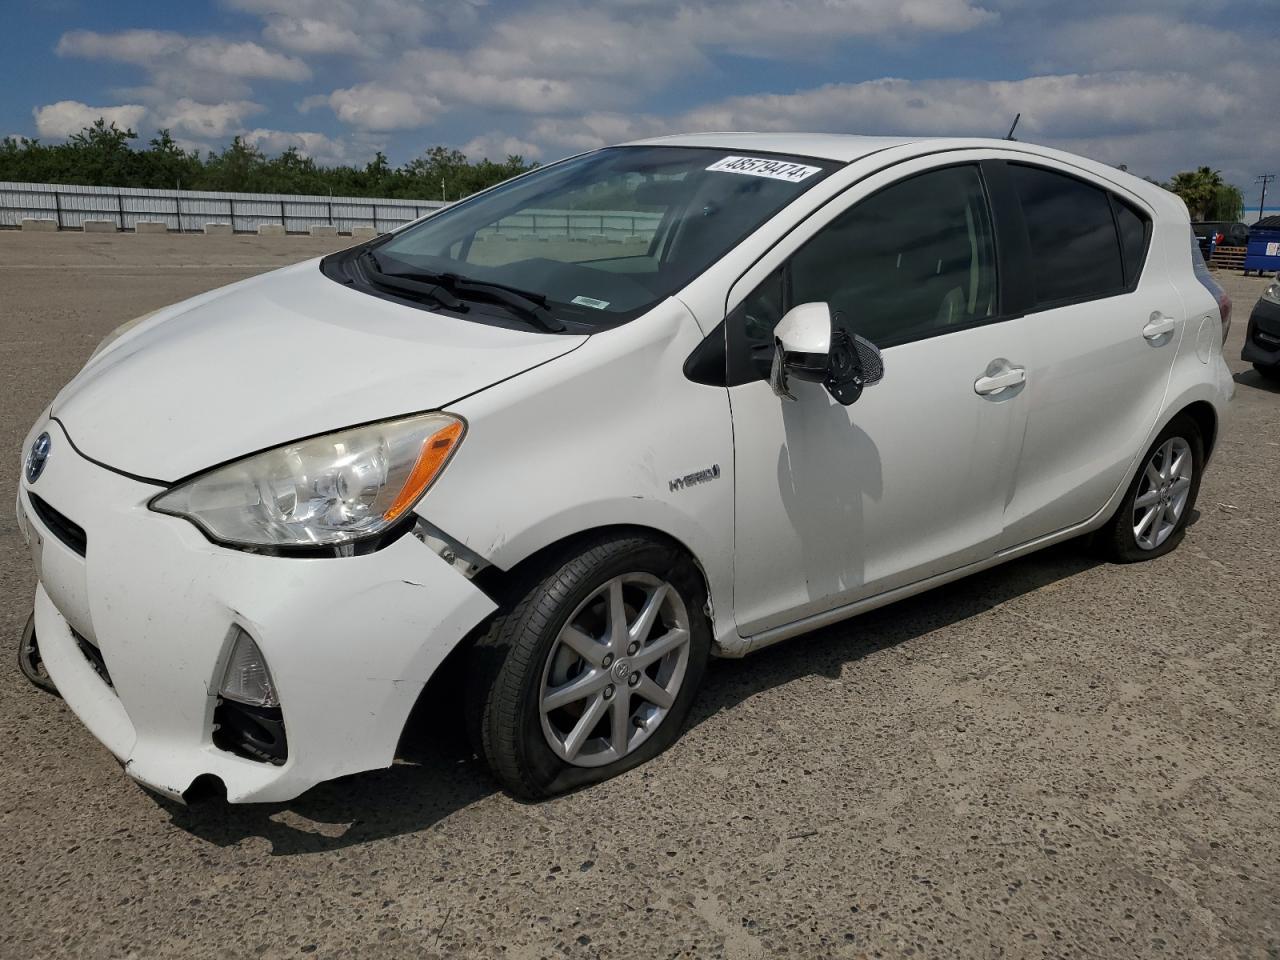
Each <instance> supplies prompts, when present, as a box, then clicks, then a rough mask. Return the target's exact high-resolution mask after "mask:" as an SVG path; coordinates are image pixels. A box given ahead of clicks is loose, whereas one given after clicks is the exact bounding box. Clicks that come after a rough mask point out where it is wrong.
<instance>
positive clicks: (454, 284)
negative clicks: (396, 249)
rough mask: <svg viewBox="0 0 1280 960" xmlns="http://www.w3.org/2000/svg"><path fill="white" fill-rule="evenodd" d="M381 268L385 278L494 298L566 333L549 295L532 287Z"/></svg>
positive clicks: (541, 324) (546, 326)
mask: <svg viewBox="0 0 1280 960" xmlns="http://www.w3.org/2000/svg"><path fill="white" fill-rule="evenodd" d="M369 256H370V257H371V258H372V259H373V260H374V262H375V263H376V262H378V260H377V255H376V254H375V253H373V251H370V252H369ZM379 270H380V273H381V276H382V277H383V278H395V279H396V280H400V281H403V282H408V283H420V284H424V285H427V284H430V285H435V286H436V288H437V289H447V290H448V291H449V292H450V293H453V294H458V295H462V296H465V295H466V294H468V293H470V294H474V295H476V296H480V297H484V298H487V299H489V300H495V301H497V302H498V303H501V304H502V305H503V306H506V307H510V308H511V309H512V310H514V311H516V312H517V313H519V314H520V315H521V316H523V317H524V318H525V319H527V320H531V321H532V322H533V323H535V324H537V325H538V326H539V327H541V328H542V329H543V330H546V331H547V332H548V333H563V332H564V330H565V325H564V323H563V322H562V321H561V320H560V318H559V317H557V316H556V315H555V314H553V313H552V312H551V310H550V308H549V306H548V301H547V298H546V296H545V295H544V294H541V293H535V292H534V291H532V290H521V289H520V288H519V287H511V286H508V285H507V284H505V283H492V282H490V281H488V280H472V279H471V278H470V277H463V276H459V275H458V274H456V273H432V272H430V271H426V270H414V271H396V272H387V271H385V270H382V269H381V264H380V263H379Z"/></svg>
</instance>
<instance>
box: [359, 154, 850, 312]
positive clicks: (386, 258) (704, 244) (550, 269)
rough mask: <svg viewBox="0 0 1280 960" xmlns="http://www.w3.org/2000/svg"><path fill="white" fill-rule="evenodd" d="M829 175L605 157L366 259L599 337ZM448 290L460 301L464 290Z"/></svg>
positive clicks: (807, 161) (398, 237) (756, 163)
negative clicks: (488, 288)
mask: <svg viewBox="0 0 1280 960" xmlns="http://www.w3.org/2000/svg"><path fill="white" fill-rule="evenodd" d="M834 166H835V164H832V163H831V162H829V161H822V160H814V159H811V158H807V157H791V156H778V155H772V154H752V155H746V154H742V155H735V154H733V153H732V152H731V151H726V150H723V149H717V150H711V149H705V148H692V147H660V146H655V147H614V148H609V149H605V150H599V151H596V152H594V153H590V154H587V155H585V156H582V157H577V158H575V159H573V160H569V161H566V162H564V163H559V164H556V165H554V166H551V167H548V168H546V169H545V170H541V171H536V172H534V173H532V174H530V175H528V176H525V177H522V178H520V179H517V180H514V181H512V182H510V183H508V184H504V185H502V186H500V187H497V188H495V189H493V190H490V191H488V192H486V193H483V194H480V195H478V196H476V197H474V198H473V199H470V200H466V201H463V202H461V203H459V204H457V205H456V206H454V207H450V208H447V209H446V210H444V211H442V212H441V213H438V214H436V215H435V216H432V217H430V218H428V219H427V220H424V221H423V222H421V223H419V224H417V225H415V226H412V227H409V228H408V229H406V230H404V231H402V232H400V233H397V234H395V235H394V236H393V237H392V238H391V239H390V240H389V241H387V242H385V243H382V244H380V245H378V246H376V247H375V248H374V250H373V254H374V256H375V257H376V263H377V264H378V265H379V266H380V268H381V269H382V270H383V271H385V272H387V273H390V274H394V275H395V276H396V277H397V278H402V277H410V278H414V279H418V280H422V281H425V282H439V278H440V277H442V276H445V277H453V278H461V279H463V280H464V281H475V282H477V283H481V284H489V285H502V286H505V287H507V288H514V289H517V290H520V291H523V292H530V293H534V294H536V295H537V296H538V297H540V298H545V300H546V302H547V304H548V306H549V308H550V309H551V310H552V311H553V312H554V313H555V314H556V315H557V316H558V317H560V318H561V319H563V320H566V321H570V322H576V323H578V324H586V325H593V324H594V325H601V326H606V325H610V324H613V323H617V322H620V321H622V320H626V319H629V318H630V317H633V316H636V315H637V314H638V313H640V312H641V311H643V310H645V309H648V308H649V307H651V306H653V305H654V304H656V303H657V302H659V301H660V300H662V299H665V298H666V297H668V296H670V295H672V294H674V293H676V292H678V291H679V290H680V289H681V288H682V287H684V286H685V285H686V284H688V283H689V281H691V280H692V279H693V278H695V277H696V276H697V275H698V274H700V273H701V272H702V271H704V270H705V269H706V268H707V267H708V266H710V265H711V264H712V263H714V262H715V261H716V260H718V259H720V258H721V257H722V256H724V255H725V254H726V253H727V252H728V251H730V250H731V249H732V248H733V247H734V246H735V245H737V244H738V243H739V242H740V241H741V240H742V239H743V238H744V237H746V236H747V235H748V234H749V233H751V232H752V231H753V230H755V229H756V228H757V227H759V226H760V225H761V224H762V223H764V222H765V221H766V220H768V219H769V218H770V217H772V216H773V215H774V214H775V213H777V212H778V211H779V210H781V209H782V208H783V207H784V206H786V205H787V204H789V203H791V202H792V201H793V200H795V199H796V198H797V197H799V196H800V195H801V194H803V193H804V192H805V191H806V190H808V189H809V188H810V187H812V186H813V185H814V184H815V183H817V182H819V181H820V180H822V178H823V177H824V176H826V175H827V173H828V172H830V170H831V169H832V168H834ZM449 289H450V291H451V292H452V294H453V295H456V296H463V295H464V294H466V293H468V289H467V288H466V286H465V284H454V285H453V286H451V287H449ZM472 292H473V291H472Z"/></svg>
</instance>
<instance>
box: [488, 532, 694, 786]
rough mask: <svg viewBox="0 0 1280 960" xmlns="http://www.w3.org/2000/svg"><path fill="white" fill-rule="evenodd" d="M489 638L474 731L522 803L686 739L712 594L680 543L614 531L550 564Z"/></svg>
mask: <svg viewBox="0 0 1280 960" xmlns="http://www.w3.org/2000/svg"><path fill="white" fill-rule="evenodd" d="M550 566H551V570H550V572H549V573H547V574H545V575H544V576H542V577H535V578H534V579H535V581H536V582H533V583H531V584H529V585H527V587H526V588H525V589H524V590H523V591H522V592H521V595H520V596H518V597H517V598H515V599H514V600H513V601H512V602H511V603H510V604H509V605H508V606H507V608H506V610H505V612H500V613H499V614H498V615H497V616H496V617H495V618H494V620H493V621H492V622H491V624H490V625H489V628H488V630H487V631H486V633H485V635H484V636H483V637H482V638H481V639H480V640H478V641H477V642H476V645H475V647H474V648H473V650H472V654H471V664H470V666H471V669H470V671H469V687H470V689H469V695H468V698H467V699H468V707H469V715H470V716H469V719H470V724H471V728H472V737H473V740H474V741H475V743H476V745H477V747H478V749H479V751H480V752H481V754H482V755H483V756H484V758H485V759H486V760H487V761H488V764H489V767H490V769H492V771H493V773H494V775H495V776H496V777H497V778H498V779H499V780H500V781H501V782H502V784H503V786H504V787H506V788H507V789H508V790H509V791H510V792H511V793H512V794H513V795H515V796H516V797H518V798H520V799H522V800H540V799H543V798H546V797H550V796H554V795H555V794H558V793H564V792H566V791H568V790H573V789H576V788H578V787H581V786H584V785H586V784H589V783H595V782H598V781H601V780H606V779H608V778H610V777H613V776H616V775H617V774H619V773H622V772H624V771H626V770H630V769H632V768H633V767H636V766H638V765H639V764H641V763H644V762H645V761H647V760H649V759H651V758H652V757H654V756H657V754H659V753H661V752H662V751H663V750H665V749H666V748H667V747H668V746H670V745H671V744H672V743H674V742H675V740H676V738H677V737H678V736H679V734H680V730H681V728H682V727H683V725H684V722H685V720H686V718H687V716H688V713H689V709H690V707H692V705H693V700H694V697H695V695H696V692H697V687H698V684H699V683H700V682H701V680H702V675H703V672H704V671H705V669H706V663H707V657H708V655H709V653H710V649H711V629H710V625H709V624H708V623H707V617H706V615H705V613H704V612H703V611H704V608H705V606H706V590H705V588H704V586H703V583H702V577H701V576H700V574H699V573H698V570H697V568H696V567H695V566H694V564H693V563H692V561H691V560H690V559H689V558H688V557H687V556H686V555H685V554H684V553H683V552H682V551H681V550H679V549H678V548H676V547H674V546H673V545H670V544H665V543H661V542H658V541H656V540H652V539H649V538H647V537H640V536H631V535H613V536H608V537H605V538H602V539H600V540H596V541H594V542H591V543H587V544H585V545H583V546H582V547H581V548H580V549H579V550H578V551H577V552H576V553H574V554H572V555H570V556H567V557H565V556H561V557H560V558H559V559H557V560H555V561H553V562H552V563H551V565H550Z"/></svg>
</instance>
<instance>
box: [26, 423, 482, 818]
mask: <svg viewBox="0 0 1280 960" xmlns="http://www.w3.org/2000/svg"><path fill="white" fill-rule="evenodd" d="M42 430H47V431H48V432H49V434H50V437H51V439H52V448H51V451H50V454H49V459H48V462H47V466H46V467H45V470H44V473H43V474H42V475H40V476H39V478H38V479H37V481H36V482H35V483H28V482H27V480H26V478H25V476H24V477H23V479H22V482H21V484H20V487H19V491H18V512H19V522H20V525H21V526H22V528H23V532H24V535H25V536H27V538H28V540H29V542H30V544H31V548H32V555H33V558H34V561H35V564H36V574H37V577H38V579H39V583H38V585H37V587H36V595H35V628H36V635H37V637H38V642H39V647H40V653H41V656H42V657H43V660H44V665H45V667H46V669H47V670H48V672H49V675H50V676H51V677H52V679H53V681H54V683H56V685H57V687H58V691H59V692H60V693H61V694H62V696H63V698H64V699H65V700H66V702H67V704H68V705H69V706H70V707H71V709H72V710H73V711H74V712H75V713H76V715H77V716H78V717H79V718H80V720H81V721H82V722H83V723H84V724H85V726H86V727H88V728H89V730H90V732H92V733H93V734H94V736H96V737H97V738H98V739H99V740H100V741H102V743H103V744H104V745H106V747H107V748H108V749H109V750H110V751H111V752H112V753H113V754H115V755H116V757H118V758H119V759H120V760H121V761H122V762H123V763H124V764H125V768H126V770H127V771H128V773H129V775H130V776H131V777H133V778H134V779H135V780H137V781H138V782H139V783H141V784H143V785H144V786H146V787H148V788H150V789H152V790H155V791H157V792H159V793H162V794H166V795H168V796H170V797H175V798H182V796H183V795H184V794H185V793H186V792H187V791H188V790H189V789H190V787H191V785H192V784H193V783H194V782H195V781H196V780H197V778H206V776H212V777H216V778H217V779H218V780H220V781H221V783H222V784H223V785H224V786H225V788H226V794H227V799H228V800H229V801H231V802H248V801H280V800H287V799H290V798H292V797H295V796H297V795H298V794H300V793H302V792H303V791H304V790H306V789H308V788H309V787H311V786H314V785H315V784H317V783H319V782H321V781H324V780H328V779H331V778H334V777H339V776H343V775H346V774H351V773H357V772H359V771H363V770H371V769H376V768H379V767H385V766H388V765H390V763H391V762H392V760H393V759H394V755H395V750H396V746H397V743H398V742H399V738H400V734H401V732H402V730H403V728H404V724H405V721H406V720H407V718H408V716H409V713H410V711H411V710H412V708H413V706H414V704H415V702H416V701H417V698H418V695H419V694H420V693H421V691H422V689H423V687H424V686H425V684H426V682H427V680H428V679H429V678H430V677H431V675H432V673H433V672H434V671H435V669H436V668H437V667H438V666H439V665H440V663H441V662H442V661H443V660H444V658H445V657H446V656H447V655H448V654H449V652H450V651H451V650H452V649H453V648H454V647H455V646H456V645H457V643H458V642H459V641H461V640H462V639H463V638H464V637H465V636H466V635H467V633H468V632H469V631H470V630H471V629H473V628H474V627H475V626H476V624H478V623H479V622H481V621H482V620H483V619H484V618H485V617H486V616H488V614H489V613H491V612H492V610H493V609H494V604H493V601H492V600H490V598H489V597H488V596H486V595H485V594H484V593H483V592H482V591H480V590H479V589H478V588H477V587H476V586H475V585H474V584H473V583H472V582H471V581H470V580H469V579H467V578H466V577H465V576H464V575H463V574H462V573H461V572H459V570H458V569H456V568H455V567H454V566H452V565H450V564H449V563H447V562H446V561H445V560H443V559H441V557H440V556H438V555H437V554H436V553H435V552H433V551H432V550H431V549H430V548H429V547H428V546H426V545H424V544H423V543H422V542H420V541H419V540H418V539H416V538H415V537H412V536H404V537H401V538H399V539H398V540H396V541H395V542H393V543H391V544H389V545H388V546H386V547H385V548H383V549H381V550H378V551H376V552H373V553H369V554H366V555H364V556H352V557H329V558H309V559H286V558H281V557H270V556H260V555H254V554H249V553H244V552H241V551H237V550H231V549H226V548H222V547H218V546H216V545H214V544H212V543H210V542H209V541H208V540H206V539H205V538H204V537H203V535H202V534H201V533H200V532H199V531H198V530H196V528H195V527H194V526H192V525H191V524H190V523H188V522H186V521H185V520H181V519H177V518H174V517H168V516H163V515H160V514H157V513H154V512H152V511H150V510H149V509H148V508H147V502H148V500H150V498H151V497H153V496H154V495H155V494H156V493H157V491H158V489H159V488H157V487H156V486H155V485H152V484H148V483H145V482H142V481H140V480H137V479H133V478H129V477H125V476H122V475H121V474H118V473H115V472H113V471H111V470H108V469H105V468H103V467H101V466H98V465H96V464H95V463H93V462H91V461H89V460H87V459H85V458H83V457H81V456H80V455H79V454H78V453H77V452H76V451H75V449H74V448H73V446H72V444H71V443H70V441H69V439H68V438H67V435H66V433H65V432H64V431H63V430H62V428H61V426H60V424H58V423H57V422H56V421H48V422H44V423H42V424H41V425H40V426H38V427H37V428H36V429H35V430H33V431H32V434H31V436H29V437H28V438H27V446H26V448H24V449H29V447H30V444H31V442H32V440H33V439H34V438H35V437H36V436H37V435H38V434H39V433H40V432H41V431H42ZM33 497H34V498H33ZM77 530H78V531H79V534H80V535H79V536H77V535H76V531H77ZM238 631H244V632H245V633H247V634H249V635H250V636H251V637H252V638H253V640H254V642H255V643H256V644H257V645H258V646H259V648H260V649H261V651H262V654H263V656H264V657H265V659H266V661H267V663H268V664H269V667H270V671H271V674H272V677H273V678H274V683H275V686H276V689H277V691H278V694H279V699H280V704H281V709H282V712H283V723H284V727H285V729H287V731H288V755H287V758H286V759H285V760H284V762H283V763H271V762H264V761H263V760H262V759H253V758H250V757H248V756H244V755H240V754H238V753H237V752H235V751H233V750H230V749H224V747H226V742H225V737H224V738H221V740H219V738H217V737H215V730H214V726H215V712H216V710H217V707H218V704H219V700H220V698H219V696H218V688H219V684H220V681H221V678H222V676H223V672H224V670H225V667H226V662H227V658H228V657H229V655H230V648H231V645H232V643H233V642H234V638H235V637H236V636H237V635H238ZM219 743H221V744H222V745H221V746H219Z"/></svg>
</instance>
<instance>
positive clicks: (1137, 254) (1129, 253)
mask: <svg viewBox="0 0 1280 960" xmlns="http://www.w3.org/2000/svg"><path fill="white" fill-rule="evenodd" d="M1111 201H1112V203H1113V205H1114V206H1115V209H1116V229H1118V230H1119V231H1120V250H1121V252H1122V253H1123V254H1124V285H1125V289H1132V288H1133V287H1134V286H1136V285H1137V283H1138V275H1139V274H1140V273H1142V263H1143V261H1144V260H1146V257H1147V237H1148V236H1149V234H1148V232H1147V230H1148V228H1149V227H1150V226H1151V222H1150V221H1149V220H1148V219H1147V218H1146V217H1144V216H1143V215H1142V214H1140V213H1139V212H1138V211H1137V210H1135V209H1133V207H1131V206H1129V204H1127V203H1125V202H1124V201H1123V200H1121V199H1120V198H1119V197H1112V198H1111Z"/></svg>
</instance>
